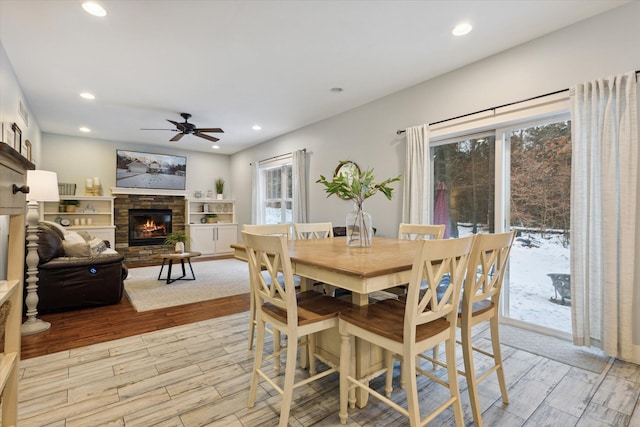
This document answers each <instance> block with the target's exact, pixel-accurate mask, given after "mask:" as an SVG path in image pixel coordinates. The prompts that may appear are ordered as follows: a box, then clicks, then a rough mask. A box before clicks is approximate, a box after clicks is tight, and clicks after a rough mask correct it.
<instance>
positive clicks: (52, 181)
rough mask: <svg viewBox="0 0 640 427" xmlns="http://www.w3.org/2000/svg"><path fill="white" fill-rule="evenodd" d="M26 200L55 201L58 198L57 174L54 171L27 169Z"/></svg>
mask: <svg viewBox="0 0 640 427" xmlns="http://www.w3.org/2000/svg"><path fill="white" fill-rule="evenodd" d="M27 185H28V186H29V193H27V201H30V202H33V201H35V202H57V201H59V200H60V194H59V193H58V175H57V174H56V173H55V172H49V171H41V170H28V171H27Z"/></svg>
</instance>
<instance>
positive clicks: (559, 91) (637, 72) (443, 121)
mask: <svg viewBox="0 0 640 427" xmlns="http://www.w3.org/2000/svg"><path fill="white" fill-rule="evenodd" d="M638 74H640V70H636V80H637V77H638ZM568 90H569V89H562V90H557V91H555V92H550V93H546V94H544V95H538V96H534V97H532V98H527V99H523V100H521V101H514V102H510V103H508V104H503V105H499V106H497V107H492V108H486V109H484V110H480V111H476V112H475V113H468V114H463V115H461V116H457V117H452V118H450V119H445V120H440V121H437V122H433V123H429V126H433V125H437V124H440V123H445V122H448V121H450V120H456V119H461V118H463V117H468V116H472V115H474V114H478V113H485V112H487V111H491V110H497V109H498V108H503V107H509V106H511V105H515V104H520V103H521V102H527V101H533V100H534V99H538V98H543V97H545V96H551V95H556V94H558V93H562V92H566V91H568ZM405 132H406V130H404V129H398V130H397V131H396V135H402V134H403V133H405Z"/></svg>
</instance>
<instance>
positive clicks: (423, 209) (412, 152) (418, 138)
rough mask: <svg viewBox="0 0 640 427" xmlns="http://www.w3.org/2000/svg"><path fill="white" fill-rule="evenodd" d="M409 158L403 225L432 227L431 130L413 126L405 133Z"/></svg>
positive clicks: (423, 126) (403, 205) (405, 184)
mask: <svg viewBox="0 0 640 427" xmlns="http://www.w3.org/2000/svg"><path fill="white" fill-rule="evenodd" d="M405 135H406V137H407V149H406V150H407V155H406V161H405V167H404V170H405V174H404V183H403V184H404V193H403V200H402V222H406V223H410V224H431V210H430V209H429V206H431V204H430V197H431V159H430V157H429V128H428V126H427V125H421V126H413V127H410V128H407V129H406V130H405Z"/></svg>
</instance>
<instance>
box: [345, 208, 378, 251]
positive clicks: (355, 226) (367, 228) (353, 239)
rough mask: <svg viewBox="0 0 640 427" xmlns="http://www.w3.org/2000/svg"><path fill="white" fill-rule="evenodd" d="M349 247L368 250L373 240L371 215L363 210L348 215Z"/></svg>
mask: <svg viewBox="0 0 640 427" xmlns="http://www.w3.org/2000/svg"><path fill="white" fill-rule="evenodd" d="M346 223H347V246H351V247H359V248H368V247H369V246H371V240H372V238H373V225H372V224H373V223H372V221H371V215H370V214H369V213H367V212H365V211H363V210H362V209H356V210H354V211H352V212H349V213H348V214H347V221H346Z"/></svg>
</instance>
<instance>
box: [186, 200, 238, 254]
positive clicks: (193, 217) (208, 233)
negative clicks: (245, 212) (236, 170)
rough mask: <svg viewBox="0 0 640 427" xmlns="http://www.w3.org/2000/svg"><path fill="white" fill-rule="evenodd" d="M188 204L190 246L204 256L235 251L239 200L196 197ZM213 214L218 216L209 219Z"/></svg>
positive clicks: (187, 218)
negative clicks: (232, 246)
mask: <svg viewBox="0 0 640 427" xmlns="http://www.w3.org/2000/svg"><path fill="white" fill-rule="evenodd" d="M185 203H186V211H185V213H186V215H185V219H186V221H187V224H186V227H185V228H186V232H187V234H188V235H189V240H190V242H189V243H190V249H191V250H192V251H197V252H201V253H202V254H203V255H225V254H230V253H233V249H232V248H231V245H232V244H234V243H237V240H238V224H237V223H236V202H235V200H228V199H206V198H201V199H197V198H196V199H187V200H186V201H185ZM211 214H216V217H215V218H213V219H211V220H208V219H207V215H211ZM208 221H215V222H208Z"/></svg>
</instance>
